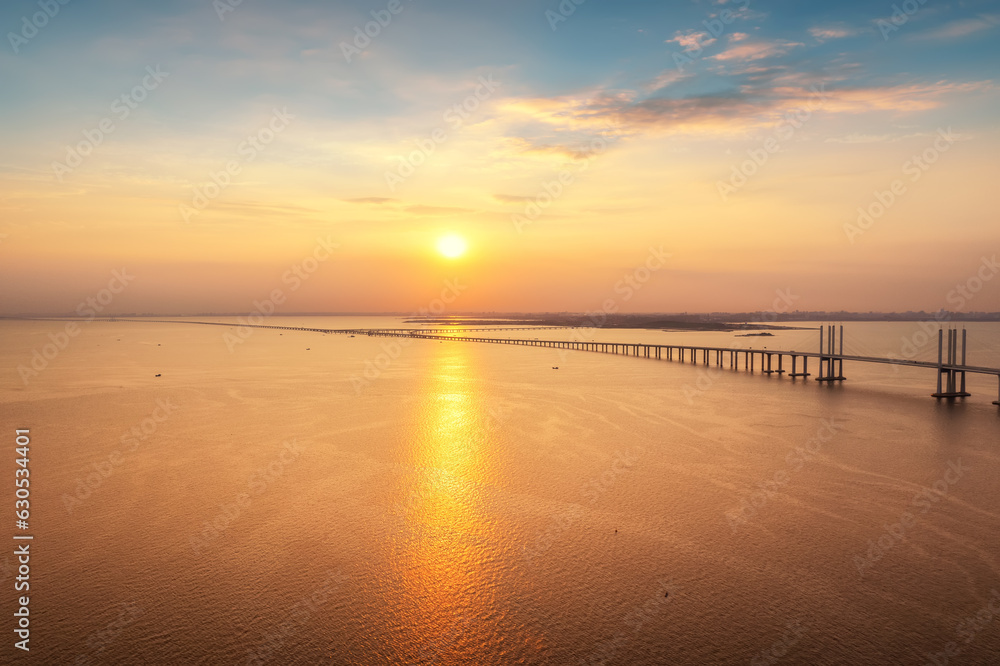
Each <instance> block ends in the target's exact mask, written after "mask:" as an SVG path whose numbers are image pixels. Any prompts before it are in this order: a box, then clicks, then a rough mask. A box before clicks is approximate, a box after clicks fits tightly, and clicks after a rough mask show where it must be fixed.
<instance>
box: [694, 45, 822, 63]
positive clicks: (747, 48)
mask: <svg viewBox="0 0 1000 666" xmlns="http://www.w3.org/2000/svg"><path fill="white" fill-rule="evenodd" d="M797 46H803V44H802V43H801V42H786V41H783V40H778V41H774V42H747V43H740V44H739V45H738V46H731V47H729V48H728V49H726V50H725V51H723V52H722V53H717V54H716V55H714V56H711V57H710V58H709V59H710V60H723V61H724V60H742V61H745V62H746V61H752V60H761V59H763V58H771V57H774V56H780V55H785V54H786V53H788V52H789V51H790V50H791V49H793V48H795V47H797Z"/></svg>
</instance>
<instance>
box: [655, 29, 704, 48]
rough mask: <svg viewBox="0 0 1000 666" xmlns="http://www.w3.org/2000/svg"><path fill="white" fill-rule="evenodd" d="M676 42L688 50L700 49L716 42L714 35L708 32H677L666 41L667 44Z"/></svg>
mask: <svg viewBox="0 0 1000 666" xmlns="http://www.w3.org/2000/svg"><path fill="white" fill-rule="evenodd" d="M670 42H674V43H676V44H677V45H679V46H681V47H683V48H684V50H686V51H700V50H701V49H703V48H705V47H706V46H711V45H712V44H714V43H715V38H714V37H709V36H708V33H707V32H687V33H683V32H680V31H678V32H676V33H674V36H673V38H672V39H668V40H667V41H666V43H667V44H669V43H670Z"/></svg>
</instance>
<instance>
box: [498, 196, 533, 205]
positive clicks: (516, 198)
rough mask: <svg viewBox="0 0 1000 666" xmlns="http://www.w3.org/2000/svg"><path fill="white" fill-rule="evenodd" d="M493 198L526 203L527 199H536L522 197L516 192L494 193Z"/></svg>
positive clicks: (514, 202) (506, 201)
mask: <svg viewBox="0 0 1000 666" xmlns="http://www.w3.org/2000/svg"><path fill="white" fill-rule="evenodd" d="M493 198H494V199H496V200H497V201H500V202H502V203H513V204H516V203H524V202H526V201H534V200H535V197H522V196H519V195H516V194H494V195H493Z"/></svg>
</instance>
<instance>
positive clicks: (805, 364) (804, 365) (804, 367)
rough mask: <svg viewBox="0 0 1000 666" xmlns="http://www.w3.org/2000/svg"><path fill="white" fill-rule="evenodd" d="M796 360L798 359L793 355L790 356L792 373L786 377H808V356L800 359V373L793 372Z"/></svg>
mask: <svg viewBox="0 0 1000 666" xmlns="http://www.w3.org/2000/svg"><path fill="white" fill-rule="evenodd" d="M797 358H798V357H797V356H796V355H795V354H792V372H791V374H789V375H788V376H789V377H808V376H809V357H808V356H803V357H802V372H796V371H795V362H796V359H797Z"/></svg>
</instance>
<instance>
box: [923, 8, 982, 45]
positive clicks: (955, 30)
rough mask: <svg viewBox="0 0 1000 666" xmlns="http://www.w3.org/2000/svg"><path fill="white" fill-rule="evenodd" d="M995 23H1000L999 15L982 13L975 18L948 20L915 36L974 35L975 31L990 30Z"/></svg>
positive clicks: (959, 36) (938, 38) (924, 37)
mask: <svg viewBox="0 0 1000 666" xmlns="http://www.w3.org/2000/svg"><path fill="white" fill-rule="evenodd" d="M997 25H1000V16H997V15H985V14H984V15H981V16H978V17H976V18H970V19H959V20H957V21H950V22H948V23H945V24H944V25H942V26H939V27H937V28H934V29H933V30H928V31H926V32H923V33H920V34H919V35H918V36H917V37H918V38H919V39H933V40H947V39H959V38H961V37H968V36H969V35H974V34H976V33H977V32H983V31H985V30H990V29H991V28H995V27H996V26H997Z"/></svg>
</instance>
